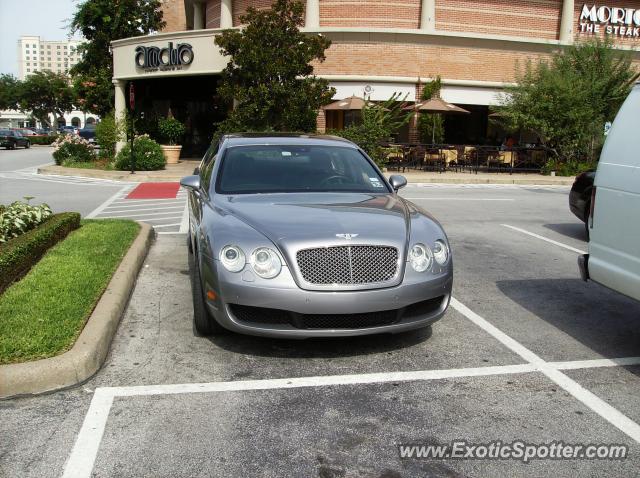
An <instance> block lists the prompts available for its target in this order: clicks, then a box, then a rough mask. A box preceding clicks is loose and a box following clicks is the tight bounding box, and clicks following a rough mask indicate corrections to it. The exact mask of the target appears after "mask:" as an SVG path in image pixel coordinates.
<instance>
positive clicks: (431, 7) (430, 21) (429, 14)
mask: <svg viewBox="0 0 640 478" xmlns="http://www.w3.org/2000/svg"><path fill="white" fill-rule="evenodd" d="M420 30H424V31H426V32H430V33H433V32H435V31H436V0H422V1H421V4H420Z"/></svg>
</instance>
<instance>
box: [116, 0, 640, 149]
mask: <svg viewBox="0 0 640 478" xmlns="http://www.w3.org/2000/svg"><path fill="white" fill-rule="evenodd" d="M164 3H165V7H164V16H165V21H166V22H167V25H166V28H165V29H164V32H163V33H162V34H160V35H156V36H154V38H151V37H148V38H149V41H150V42H152V41H160V40H161V39H162V41H163V42H165V41H167V40H171V39H172V38H175V39H176V41H175V42H177V41H178V39H179V38H186V37H188V36H189V34H191V35H194V36H196V37H198V38H200V37H201V36H202V35H209V36H211V37H213V36H215V35H216V34H217V32H219V31H220V29H225V28H233V27H238V26H240V17H241V16H242V14H243V13H244V12H246V10H247V8H248V7H249V6H253V7H255V8H258V9H262V8H268V7H269V6H270V3H271V0H164ZM303 29H304V31H307V32H308V33H310V34H317V33H321V34H323V35H325V36H327V37H328V38H330V39H331V40H332V45H331V47H330V48H329V50H328V51H327V54H326V60H325V61H324V62H323V63H319V64H316V65H315V73H316V74H318V75H319V76H322V77H325V78H327V79H328V80H329V81H330V83H331V85H332V86H334V87H335V88H336V91H337V93H336V96H335V98H336V99H340V98H344V97H347V96H350V95H352V94H354V95H357V96H364V95H368V96H369V97H370V98H371V99H373V100H384V99H387V98H388V97H389V96H391V94H392V93H393V92H394V91H397V92H400V93H402V94H406V95H408V99H410V100H414V99H416V90H417V89H418V88H419V84H420V82H422V81H426V80H428V79H430V78H434V77H436V76H440V77H441V78H442V82H443V89H442V92H441V95H442V97H443V99H445V100H447V101H449V102H452V103H456V104H460V105H468V106H475V107H476V108H475V109H473V115H472V117H473V118H475V119H473V118H472V120H473V121H476V120H477V119H478V118H476V116H478V115H480V116H482V115H484V116H485V118H484V120H483V121H484V124H485V129H486V116H487V115H488V108H489V107H490V106H491V105H495V104H497V103H498V102H499V101H500V99H499V98H500V95H501V93H502V91H503V90H504V87H505V85H508V84H510V83H512V82H513V81H514V78H515V74H516V71H517V68H519V67H521V66H522V65H524V64H525V63H526V62H527V61H529V60H532V61H537V60H539V59H541V58H546V57H548V56H549V55H550V54H551V52H553V51H554V50H556V49H558V48H562V46H564V45H568V44H571V43H574V42H576V41H580V40H581V39H584V38H590V37H593V36H594V35H599V36H603V35H604V34H605V33H606V32H609V33H610V37H611V39H612V40H613V42H614V45H615V46H616V47H617V48H621V49H625V50H631V51H632V55H633V59H634V63H635V64H636V65H638V67H640V0H607V3H606V4H600V3H598V4H593V3H582V2H577V1H575V0H483V1H479V0H305V25H304V28H303ZM185 30H186V31H187V32H186V33H185ZM178 32H180V33H178ZM185 35H186V36H185ZM132 41H133V40H132ZM136 41H140V40H139V39H136ZM175 42H174V43H175ZM211 43H213V42H211ZM119 44H122V45H123V46H124V45H126V44H127V40H124V41H120V42H114V58H115V57H116V56H117V54H118V46H119ZM207 48H208V49H209V50H210V53H207V54H211V55H218V56H219V55H220V54H219V51H218V50H217V48H216V47H215V46H214V45H210V46H207ZM198 54H200V55H201V54H204V52H201V53H198ZM115 61H116V70H118V68H117V60H115ZM225 63H226V62H225V61H224V59H221V58H219V59H218V60H216V65H220V66H219V68H220V69H221V68H222V67H223V66H224V64H225ZM189 68H190V70H189V69H181V70H176V71H175V72H173V73H172V72H168V71H166V70H165V71H162V70H161V71H159V72H158V73H157V74H158V75H160V76H171V75H188V74H189V73H190V71H191V72H192V73H193V71H194V70H195V69H196V68H194V67H193V65H192V66H190V67H189ZM216 68H218V66H216ZM210 73H211V74H214V75H215V74H216V73H219V71H215V69H212V70H211V71H210ZM198 74H201V73H198ZM116 76H117V75H116ZM140 76H143V77H144V78H152V77H154V74H151V75H150V74H149V72H148V71H146V72H145V73H144V74H142V71H139V70H136V71H133V70H132V71H131V72H128V73H123V74H122V75H120V78H119V79H122V80H128V79H135V78H138V77H140ZM117 79H118V78H117ZM467 109H469V108H467ZM470 118H471V117H470ZM480 119H481V118H480ZM481 123H482V121H480V123H479V124H481ZM324 125H325V117H324V115H320V116H319V118H318V127H319V129H323V128H324ZM479 128H480V126H479ZM478 134H481V133H477V132H474V133H473V136H478ZM467 139H469V140H470V139H472V138H467ZM474 139H475V138H474Z"/></svg>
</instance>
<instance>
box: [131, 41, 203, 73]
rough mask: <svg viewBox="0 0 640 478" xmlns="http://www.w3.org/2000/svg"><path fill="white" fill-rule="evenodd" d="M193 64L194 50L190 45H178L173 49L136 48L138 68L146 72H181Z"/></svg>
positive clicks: (155, 47)
mask: <svg viewBox="0 0 640 478" xmlns="http://www.w3.org/2000/svg"><path fill="white" fill-rule="evenodd" d="M191 62H193V48H192V47H191V45H189V44H188V43H178V44H177V45H176V47H175V48H174V47H173V42H169V46H167V47H165V48H158V47H157V46H138V47H136V55H135V63H136V67H138V68H142V69H143V70H145V71H158V70H160V71H168V70H181V69H182V67H183V66H187V65H190V64H191Z"/></svg>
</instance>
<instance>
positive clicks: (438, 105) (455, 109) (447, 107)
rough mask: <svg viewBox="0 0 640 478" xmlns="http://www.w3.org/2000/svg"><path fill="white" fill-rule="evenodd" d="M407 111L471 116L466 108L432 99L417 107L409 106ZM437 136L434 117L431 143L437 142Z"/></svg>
mask: <svg viewBox="0 0 640 478" xmlns="http://www.w3.org/2000/svg"><path fill="white" fill-rule="evenodd" d="M404 109H405V110H415V112H416V113H417V112H418V111H426V112H427V113H436V114H466V115H468V114H470V113H471V112H470V111H467V110H465V109H464V108H460V107H459V106H456V105H454V104H451V103H447V102H446V101H444V100H443V99H442V98H431V99H430V100H425V101H422V102H420V103H416V104H415V105H411V106H407V107H405V108H404ZM435 134H436V117H435V116H434V117H433V129H432V130H431V142H432V143H434V142H435Z"/></svg>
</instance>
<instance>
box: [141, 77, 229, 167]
mask: <svg viewBox="0 0 640 478" xmlns="http://www.w3.org/2000/svg"><path fill="white" fill-rule="evenodd" d="M133 83H134V85H135V92H136V112H137V115H138V119H137V123H136V124H137V128H136V129H137V130H138V132H139V133H140V134H145V133H146V134H149V135H150V136H151V137H153V138H158V139H159V137H158V131H157V122H158V119H160V118H166V117H167V116H168V115H169V113H171V115H173V117H174V118H176V119H178V120H180V121H181V122H182V123H184V125H185V127H186V133H185V135H184V137H183V140H182V143H181V144H182V152H181V154H180V157H181V159H200V158H202V156H203V155H204V153H205V152H206V150H207V148H208V147H209V144H210V143H211V138H212V136H213V132H214V129H215V127H214V125H215V123H217V122H219V121H222V120H223V119H225V118H226V116H227V111H228V107H227V105H225V104H224V103H223V102H222V101H221V100H220V99H219V98H218V96H217V93H216V91H217V83H218V76H216V75H202V76H189V77H169V78H149V79H143V80H135V81H134V82H133Z"/></svg>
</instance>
